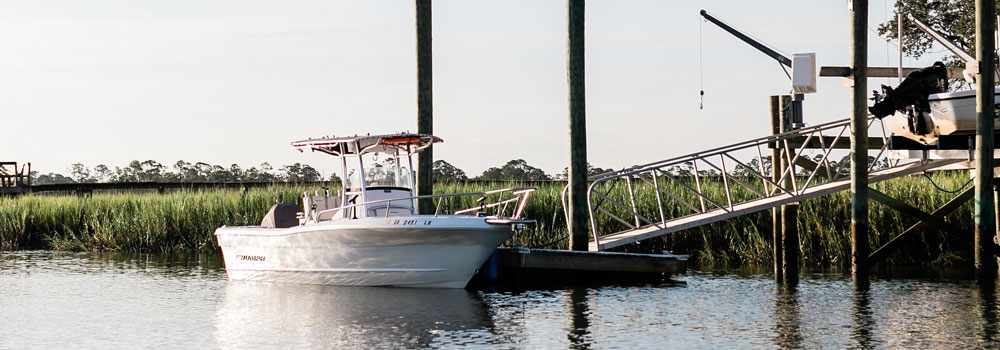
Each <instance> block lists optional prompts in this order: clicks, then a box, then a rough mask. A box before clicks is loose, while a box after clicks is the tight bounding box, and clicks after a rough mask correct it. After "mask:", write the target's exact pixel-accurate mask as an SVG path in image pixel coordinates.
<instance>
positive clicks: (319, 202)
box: [302, 192, 340, 221]
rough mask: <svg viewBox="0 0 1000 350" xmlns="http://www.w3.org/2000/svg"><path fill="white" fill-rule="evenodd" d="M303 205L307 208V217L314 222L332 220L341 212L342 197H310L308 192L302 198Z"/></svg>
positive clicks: (317, 195) (318, 195)
mask: <svg viewBox="0 0 1000 350" xmlns="http://www.w3.org/2000/svg"><path fill="white" fill-rule="evenodd" d="M302 205H303V207H305V208H306V211H307V217H309V218H311V219H313V221H323V220H330V219H332V218H333V216H334V215H336V214H337V213H339V212H340V210H331V209H337V208H339V207H340V197H339V196H330V195H320V194H316V195H310V194H309V193H308V192H306V193H305V195H304V196H303V198H302Z"/></svg>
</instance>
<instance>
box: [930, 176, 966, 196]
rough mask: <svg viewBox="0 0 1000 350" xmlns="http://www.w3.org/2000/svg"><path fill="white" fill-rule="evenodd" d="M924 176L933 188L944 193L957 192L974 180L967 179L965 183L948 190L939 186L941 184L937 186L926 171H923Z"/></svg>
mask: <svg viewBox="0 0 1000 350" xmlns="http://www.w3.org/2000/svg"><path fill="white" fill-rule="evenodd" d="M924 177H925V178H927V181H930V183H931V185H934V188H937V189H938V191H941V192H944V193H948V194H954V193H958V191H961V190H962V189H963V188H965V186H968V185H969V184H970V183H972V180H975V178H972V179H969V181H966V182H965V184H963V185H962V186H959V187H958V188H957V189H955V190H954V191H949V190H946V189H943V188H941V186H938V184H936V183H934V179H932V178H931V177H930V176H928V175H927V173H924Z"/></svg>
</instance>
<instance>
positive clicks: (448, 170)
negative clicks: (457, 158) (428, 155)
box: [431, 159, 469, 181]
mask: <svg viewBox="0 0 1000 350" xmlns="http://www.w3.org/2000/svg"><path fill="white" fill-rule="evenodd" d="M431 172H432V174H433V175H432V176H433V177H434V181H466V180H468V179H469V177H468V176H466V175H465V171H462V169H459V168H457V167H455V166H454V165H451V163H448V162H446V161H444V160H440V159H438V160H436V161H434V168H433V169H432V170H431Z"/></svg>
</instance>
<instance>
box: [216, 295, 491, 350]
mask: <svg viewBox="0 0 1000 350" xmlns="http://www.w3.org/2000/svg"><path fill="white" fill-rule="evenodd" d="M214 323H215V328H216V330H215V340H216V343H217V345H218V346H219V347H220V348H224V349H227V348H229V349H247V348H251V347H254V348H260V347H262V348H277V347H281V348H317V347H322V348H414V347H423V346H427V345H428V344H431V343H432V342H434V341H435V339H436V338H438V336H439V335H445V334H449V333H452V332H456V331H458V332H463V333H466V334H465V336H470V335H473V334H474V333H478V332H482V333H483V334H482V335H483V336H484V337H489V336H490V334H491V332H492V328H493V323H492V321H491V319H490V316H489V313H488V311H487V307H486V304H485V303H484V302H483V300H482V299H481V298H480V297H479V296H478V295H477V294H473V293H471V292H468V291H466V290H464V289H412V288H366V287H349V286H326V285H302V284H283V283H266V282H251V281H230V282H229V284H228V285H227V286H226V292H225V296H223V298H222V300H221V302H220V303H219V308H218V310H217V311H216V314H215V320H214ZM470 333H471V334H470ZM445 338H448V337H445ZM448 339H450V340H446V341H451V340H454V339H453V338H448Z"/></svg>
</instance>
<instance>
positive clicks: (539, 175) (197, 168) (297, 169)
mask: <svg viewBox="0 0 1000 350" xmlns="http://www.w3.org/2000/svg"><path fill="white" fill-rule="evenodd" d="M812 158H813V159H812V160H813V161H819V160H820V158H821V156H819V155H816V156H815V157H812ZM761 160H763V164H760V162H758V160H757V159H753V160H751V161H749V162H747V163H745V164H746V166H743V165H739V166H736V167H735V168H734V169H732V170H731V171H730V173H731V174H732V175H735V176H748V177H749V176H752V175H751V173H758V174H761V173H763V174H770V172H771V157H763V158H762V159H761ZM882 163H885V160H883V161H882ZM887 165H888V164H881V163H880V164H876V165H875V168H884V167H886V166H887ZM830 166H831V168H833V169H835V171H837V170H839V171H845V170H844V169H849V166H850V165H849V159H848V157H847V156H844V158H843V159H841V160H840V161H830ZM67 170H68V173H69V174H68V175H63V174H58V173H47V174H40V173H38V172H36V171H33V172H31V179H32V183H33V184H37V185H44V184H64V183H114V182H182V183H195V182H317V181H332V182H340V177H338V176H337V174H331V175H330V176H328V177H326V178H324V177H323V175H321V174H320V172H319V171H318V170H316V169H315V168H313V167H312V166H310V165H308V164H301V163H295V164H292V165H286V166H283V167H281V168H277V169H276V168H274V167H272V166H271V164H269V163H266V162H265V163H261V164H260V166H256V167H250V168H247V169H243V168H241V167H240V166H239V165H237V164H233V165H230V166H228V167H223V166H220V165H212V164H208V163H203V162H196V163H189V162H186V161H183V160H179V161H177V162H175V163H174V164H173V165H172V166H170V167H168V166H166V165H163V164H161V163H159V162H157V161H155V160H146V161H138V160H133V161H132V162H130V163H129V164H128V165H126V166H123V167H114V168H113V169H112V168H111V167H109V166H107V165H104V164H99V165H97V166H95V167H93V168H89V167H87V166H85V165H83V164H81V163H75V164H72V165H70V167H69V168H68V169H67ZM611 171H613V170H612V169H603V168H598V167H594V166H592V165H590V164H587V175H588V176H594V175H598V174H602V173H607V172H611ZM697 171H698V174H699V175H702V176H717V175H719V173H718V172H717V171H715V170H713V169H698V170H697ZM799 171H800V172H806V171H807V170H805V169H804V168H800V169H799ZM664 172H666V173H668V174H671V175H677V176H691V175H693V174H694V172H695V169H694V166H693V164H692V163H690V162H688V163H682V164H678V165H674V166H672V167H669V168H667V169H665V171H664ZM432 174H433V176H434V181H442V182H453V181H470V180H471V181H550V180H562V181H564V180H566V179H567V177H568V176H567V174H568V169H563V171H562V173H560V174H558V175H554V176H553V175H549V174H547V173H545V171H543V170H542V169H539V168H536V167H533V166H531V165H529V164H528V162H526V161H525V160H524V159H514V160H511V161H508V162H507V163H506V164H504V165H502V166H498V167H492V168H489V169H486V170H485V171H483V173H482V174H480V175H479V176H474V177H470V176H468V175H467V173H466V172H465V171H464V170H462V169H459V168H458V167H456V166H454V165H452V164H451V163H448V162H447V161H444V160H437V161H434V167H433V169H432Z"/></svg>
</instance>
